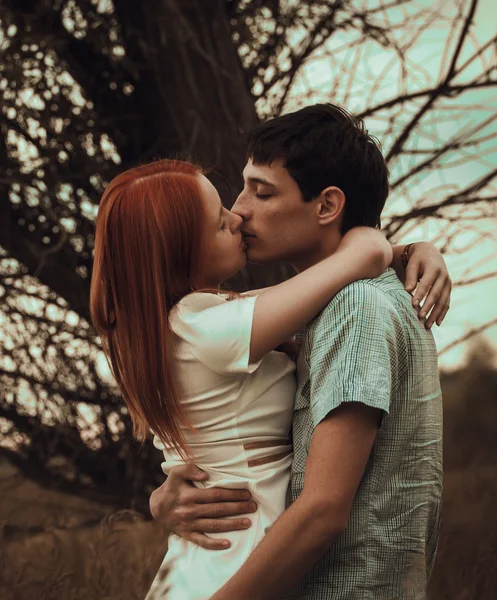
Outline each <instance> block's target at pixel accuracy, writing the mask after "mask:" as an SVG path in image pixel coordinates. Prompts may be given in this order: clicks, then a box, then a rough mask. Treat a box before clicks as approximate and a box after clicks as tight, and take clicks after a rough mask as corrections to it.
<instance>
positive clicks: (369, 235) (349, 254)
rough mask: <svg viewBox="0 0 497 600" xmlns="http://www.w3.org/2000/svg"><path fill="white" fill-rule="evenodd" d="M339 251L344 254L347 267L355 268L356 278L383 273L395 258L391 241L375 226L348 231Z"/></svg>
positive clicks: (371, 276) (366, 277)
mask: <svg viewBox="0 0 497 600" xmlns="http://www.w3.org/2000/svg"><path fill="white" fill-rule="evenodd" d="M337 253H340V254H341V255H342V256H343V258H344V260H345V261H346V267H347V268H351V269H353V270H354V275H355V277H354V279H369V278H373V277H377V276H378V275H381V273H383V271H384V270H385V269H386V268H387V267H388V266H389V265H390V264H391V263H392V258H393V251H392V246H391V244H390V242H389V241H388V240H387V239H386V237H385V236H384V235H383V233H381V231H378V230H377V229H373V227H354V228H352V229H351V230H350V231H347V233H346V234H345V235H344V236H343V239H342V241H341V243H340V246H339V247H338V250H337Z"/></svg>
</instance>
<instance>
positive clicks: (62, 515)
mask: <svg viewBox="0 0 497 600" xmlns="http://www.w3.org/2000/svg"><path fill="white" fill-rule="evenodd" d="M0 494H1V501H0V508H1V515H2V519H4V521H5V522H4V525H3V535H2V544H1V546H0V598H8V599H9V600H83V599H84V600H104V599H105V600H142V599H143V598H144V596H145V593H146V591H147V590H148V587H149V586H150V583H151V581H152V579H153V577H154V575H155V573H156V571H157V569H158V567H159V564H160V561H161V559H162V557H163V556H164V552H165V550H166V531H165V530H164V529H163V528H162V527H161V526H159V525H157V524H156V523H152V522H146V521H144V520H143V518H142V517H140V516H139V515H138V514H137V513H134V512H132V511H120V512H116V513H113V514H105V509H103V508H102V507H99V506H98V505H93V504H92V503H90V502H86V501H85V500H83V499H79V498H73V497H70V496H65V495H64V494H60V493H57V492H47V491H45V490H41V489H39V488H37V486H35V485H34V484H33V483H32V482H26V481H24V480H23V479H22V478H21V477H20V476H19V475H15V474H14V475H11V476H10V477H8V478H4V479H3V480H2V482H1V487H0ZM9 517H10V518H9Z"/></svg>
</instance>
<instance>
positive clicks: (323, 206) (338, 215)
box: [316, 185, 345, 225]
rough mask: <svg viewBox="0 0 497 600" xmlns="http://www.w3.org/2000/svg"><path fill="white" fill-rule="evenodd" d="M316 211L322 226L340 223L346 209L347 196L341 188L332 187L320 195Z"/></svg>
mask: <svg viewBox="0 0 497 600" xmlns="http://www.w3.org/2000/svg"><path fill="white" fill-rule="evenodd" d="M316 209H317V215H318V220H319V224H320V225H329V224H330V223H333V222H335V223H339V222H340V221H341V219H342V215H343V211H344V209H345V194H344V193H343V191H342V190H341V189H340V188H338V187H336V186H334V185H330V186H329V187H327V188H325V189H324V190H323V191H322V192H321V193H320V194H319V197H318V201H317V203H316Z"/></svg>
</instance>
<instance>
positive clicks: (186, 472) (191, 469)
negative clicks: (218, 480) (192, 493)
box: [168, 463, 208, 481]
mask: <svg viewBox="0 0 497 600" xmlns="http://www.w3.org/2000/svg"><path fill="white" fill-rule="evenodd" d="M168 477H169V478H173V480H174V479H186V480H188V481H205V480H206V479H208V475H207V473H206V472H205V471H202V469H199V468H198V467H197V466H196V465H194V464H193V463H186V464H184V465H178V466H177V467H172V469H171V470H170V472H169V475H168Z"/></svg>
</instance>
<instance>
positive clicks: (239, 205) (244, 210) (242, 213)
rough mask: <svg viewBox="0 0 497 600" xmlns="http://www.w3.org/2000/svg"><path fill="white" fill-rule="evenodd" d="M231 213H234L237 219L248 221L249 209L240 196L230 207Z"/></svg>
mask: <svg viewBox="0 0 497 600" xmlns="http://www.w3.org/2000/svg"><path fill="white" fill-rule="evenodd" d="M231 212H233V213H235V214H236V215H238V216H239V217H242V219H243V220H244V221H247V220H248V219H250V209H249V207H248V205H247V203H246V202H244V200H243V198H242V194H240V195H239V196H238V198H237V199H236V201H235V204H233V206H232V207H231Z"/></svg>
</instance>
